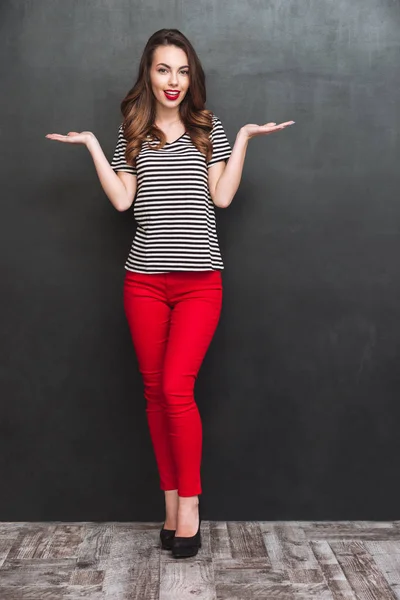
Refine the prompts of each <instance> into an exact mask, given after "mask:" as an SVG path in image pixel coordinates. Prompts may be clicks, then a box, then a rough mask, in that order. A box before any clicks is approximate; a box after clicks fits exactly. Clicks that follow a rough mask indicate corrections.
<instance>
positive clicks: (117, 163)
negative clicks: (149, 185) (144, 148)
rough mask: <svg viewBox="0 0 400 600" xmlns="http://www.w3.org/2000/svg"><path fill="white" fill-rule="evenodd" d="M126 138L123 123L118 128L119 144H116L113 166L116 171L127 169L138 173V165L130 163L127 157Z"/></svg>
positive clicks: (129, 171)
mask: <svg viewBox="0 0 400 600" xmlns="http://www.w3.org/2000/svg"><path fill="white" fill-rule="evenodd" d="M126 143H127V142H126V139H125V137H124V132H123V129H122V124H121V125H120V126H119V129H118V139H117V144H116V146H115V150H114V155H113V158H112V161H111V163H110V164H111V166H112V168H113V169H114V171H115V172H117V171H125V172H126V173H131V174H132V175H136V174H137V171H136V167H133V166H132V165H128V163H127V162H126V159H125V149H126Z"/></svg>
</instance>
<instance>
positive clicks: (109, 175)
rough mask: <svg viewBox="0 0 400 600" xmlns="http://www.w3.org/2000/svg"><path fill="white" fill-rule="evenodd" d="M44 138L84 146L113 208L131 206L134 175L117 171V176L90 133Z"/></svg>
mask: <svg viewBox="0 0 400 600" xmlns="http://www.w3.org/2000/svg"><path fill="white" fill-rule="evenodd" d="M46 137H47V138H49V139H53V140H57V141H59V142H67V143H72V144H83V145H85V146H86V147H87V149H88V150H89V152H90V154H91V156H92V158H93V163H94V166H95V169H96V171H97V175H98V177H99V180H100V184H101V186H102V188H103V190H104V192H105V194H106V196H107V197H108V199H109V200H110V202H111V204H112V205H113V206H114V208H116V209H117V210H118V211H121V212H122V211H124V210H127V209H128V208H129V207H130V206H131V205H132V203H133V200H134V198H135V194H136V186H137V177H136V175H132V174H131V173H125V172H123V171H119V172H118V174H117V173H116V172H115V171H114V169H113V168H112V167H111V165H110V163H109V162H108V160H107V158H106V156H105V154H104V152H103V150H102V148H101V146H100V143H99V141H98V139H97V138H96V136H95V135H94V134H93V133H92V132H91V131H83V132H81V133H78V132H76V131H70V132H69V133H68V135H59V134H56V133H49V134H47V135H46Z"/></svg>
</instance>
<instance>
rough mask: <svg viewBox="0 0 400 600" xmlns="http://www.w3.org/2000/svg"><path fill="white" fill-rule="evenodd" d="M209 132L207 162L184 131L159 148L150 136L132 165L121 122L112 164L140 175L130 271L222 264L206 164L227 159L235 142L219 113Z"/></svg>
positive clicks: (211, 267) (127, 266)
mask: <svg viewBox="0 0 400 600" xmlns="http://www.w3.org/2000/svg"><path fill="white" fill-rule="evenodd" d="M209 137H210V140H211V142H212V144H213V153H212V156H211V159H210V160H209V161H208V162H207V161H206V157H205V156H204V154H202V153H201V152H199V150H197V148H196V147H195V146H194V144H193V143H192V141H191V139H190V136H189V134H188V133H187V132H185V133H184V134H183V135H182V136H181V137H179V138H178V139H176V140H174V141H173V142H167V143H166V144H165V146H164V147H163V148H162V149H161V150H155V149H154V148H152V147H151V146H152V145H155V144H156V143H157V142H156V141H150V147H148V142H147V140H146V141H144V142H143V143H142V148H141V150H140V152H139V154H138V156H137V157H136V166H135V167H133V166H131V165H128V164H127V163H126V159H125V148H126V139H125V138H124V134H123V128H122V124H121V125H120V127H119V130H118V139H117V145H116V148H115V151H114V156H113V158H112V161H111V167H112V168H113V169H114V171H126V172H127V173H132V174H133V175H136V176H137V191H136V196H135V199H134V204H133V214H134V218H135V221H136V222H137V225H138V226H137V229H136V232H135V236H134V239H133V242H132V246H131V249H130V251H129V255H128V258H127V260H126V263H125V269H127V270H128V271H135V272H139V273H168V272H170V271H209V270H217V269H223V268H224V266H223V262H222V258H221V252H220V248H219V243H218V237H217V230H216V219H215V208H214V207H215V205H214V203H213V201H212V199H211V196H210V191H209V187H208V168H209V167H211V165H214V164H215V163H217V162H219V161H221V160H227V159H228V158H229V156H230V154H231V147H230V144H229V141H228V138H227V137H226V134H225V131H224V128H223V126H222V123H221V121H220V120H219V119H218V117H216V116H215V115H213V117H212V130H211V132H210V134H209Z"/></svg>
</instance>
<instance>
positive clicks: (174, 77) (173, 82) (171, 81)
mask: <svg viewBox="0 0 400 600" xmlns="http://www.w3.org/2000/svg"><path fill="white" fill-rule="evenodd" d="M169 85H172V86H174V85H178V76H177V74H176V73H175V74H174V73H172V72H171V75H170V77H169Z"/></svg>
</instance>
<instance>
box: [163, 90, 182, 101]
mask: <svg viewBox="0 0 400 600" xmlns="http://www.w3.org/2000/svg"><path fill="white" fill-rule="evenodd" d="M179 94H180V91H176V92H172V91H167V90H164V95H165V96H166V97H167V98H168V100H176V99H177V98H178V96H179Z"/></svg>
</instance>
